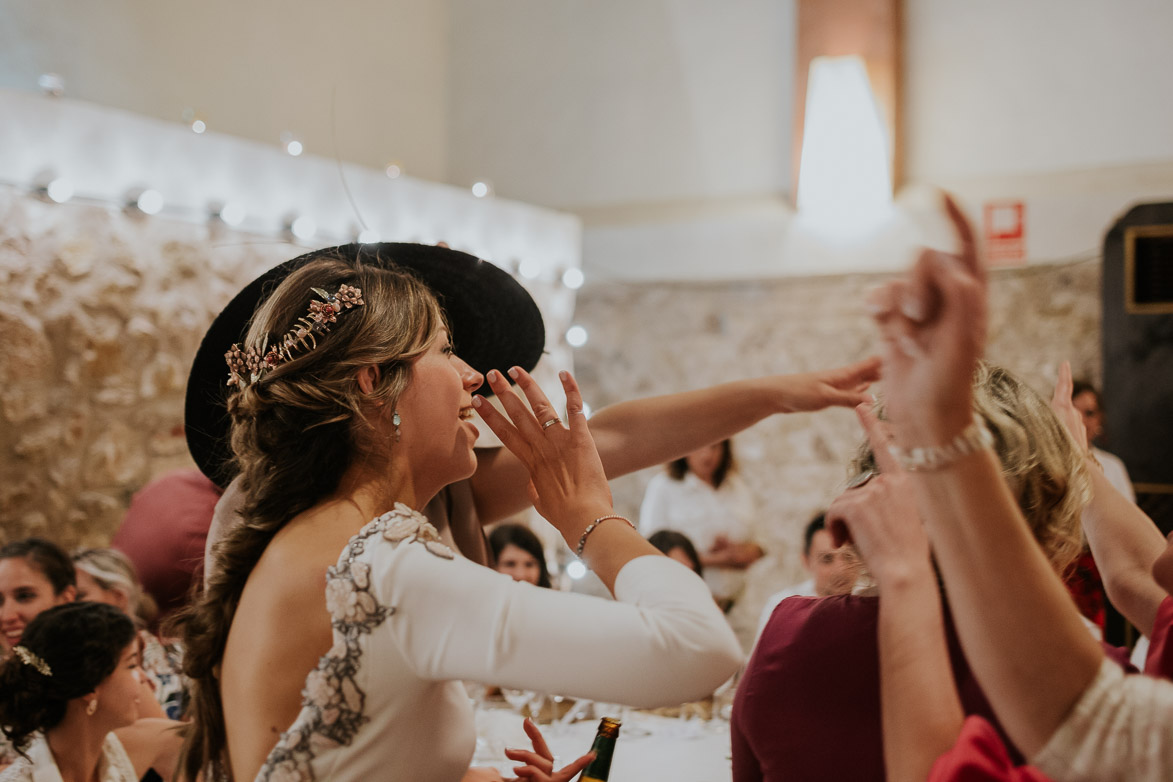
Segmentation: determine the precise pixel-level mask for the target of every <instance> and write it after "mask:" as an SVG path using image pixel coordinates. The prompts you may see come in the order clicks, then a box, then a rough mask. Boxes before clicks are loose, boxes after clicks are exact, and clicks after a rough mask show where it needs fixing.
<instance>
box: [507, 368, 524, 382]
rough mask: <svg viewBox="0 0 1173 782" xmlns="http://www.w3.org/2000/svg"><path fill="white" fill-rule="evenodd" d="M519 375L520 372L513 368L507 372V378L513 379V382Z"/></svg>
mask: <svg viewBox="0 0 1173 782" xmlns="http://www.w3.org/2000/svg"><path fill="white" fill-rule="evenodd" d="M520 374H521V370H519V369H518V368H517V367H513V368H512V369H510V370H509V376H510V377H511V378H513V379H514V380H517V376H518V375H520Z"/></svg>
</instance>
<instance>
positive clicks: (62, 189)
mask: <svg viewBox="0 0 1173 782" xmlns="http://www.w3.org/2000/svg"><path fill="white" fill-rule="evenodd" d="M45 195H46V196H48V197H49V200H50V201H53V202H55V203H58V204H64V203H65V202H66V201H68V200H69V199H71V198H73V185H72V184H70V183H69V181H68V180H65V179H62V178H60V177H58V178H57V179H54V180H53V181H52V182H50V183H49V184H48V185H46V186H45Z"/></svg>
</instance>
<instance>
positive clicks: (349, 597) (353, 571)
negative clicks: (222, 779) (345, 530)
mask: <svg viewBox="0 0 1173 782" xmlns="http://www.w3.org/2000/svg"><path fill="white" fill-rule="evenodd" d="M379 535H381V536H382V537H383V538H384V539H386V540H387V541H389V542H391V543H392V544H396V545H397V544H399V543H401V542H403V541H405V540H406V541H409V542H418V543H422V544H423V546H424V548H426V549H427V550H428V551H429V552H431V553H432V554H434V555H436V556H438V557H442V558H444V559H453V558H454V557H455V554H454V553H453V551H452V549H450V548H448V547H447V546H446V545H444V542H443V540H442V539H441V538H440V533H438V532H437V531H436V528H435V527H433V526H432V525H431V524H429V523H428V520H427V518H426V517H425V516H424V515H423V514H421V513H417V512H416V511H414V510H412V509H411V508H409V507H407V506H406V505H404V504H403V503H399V502H397V503H395V507H394V509H393V510H390V511H388V512H387V513H384V514H383V515H382V516H379V517H378V518H376V519H375V520H374V521H372V522H370V523H369V524H367V525H366V526H365V527H363V528H362V529H361V530H359V532H358V534H357V535H355V536H354V537H353V538H351V539H350V542H349V543H348V544H347V546H346V548H345V549H343V551H342V554H341V555H340V556H339V557H338V564H337V565H335V566H334V567H332V568H330V569H329V570H327V571H326V608H327V610H329V612H330V617H331V619H330V621H331V624H332V625H333V627H334V634H335V640H334V645H333V646H332V647H330V651H328V652H326V654H325V655H324V656H323V657H322V659H321V660H319V661H318V666H317V668H315V669H314V670H313V671H312V672H310V674H309V676H307V677H306V680H305V689H304V690H302V692H301V695H302V710H301V713H300V714H299V715H298V718H297V720H295V721H294V723H293V725H292V726H291V727H290V729H289V730H287V731H285V732H284V733H282V734H281V738H280V739H279V740H278V742H277V746H275V747H274V748H273V751H272V752H270V753H269V757H268V758H266V759H265V765H264V766H263V767H262V768H261V770H260V772H259V773H258V775H257V779H258V780H264V781H265V782H304V781H306V780H313V779H314V773H313V768H312V767H311V765H310V764H311V763H312V761H313V759H314V756H316V755H317V754H318V753H319V752H320V751H322V750H325V749H330V748H333V747H338V746H346V745H347V744H349V743H350V742H351V740H352V739H353V738H354V735H355V734H356V733H357V732H358V729H359V728H360V727H361V726H362V725H363V724H364V723H365V722H367V720H368V718H367V717H366V716H365V715H364V713H363V705H364V702H365V700H366V695H365V693H363V691H362V690H361V689H360V688H359V686H358V685H357V684H356V682H355V676H356V675H357V673H358V670H359V658H361V657H362V650H361V649H360V648H359V639H360V638H361V637H362V636H363V635H366V634H368V633H370V632H371V631H372V630H374V629H375V628H376V627H378V626H379V625H381V624H382V623H383V622H384V621H385V620H386V619H387V617H389V616H391V614H393V613H395V609H394V608H393V607H390V606H382V605H379V602H378V601H377V600H376V599H375V596H374V595H373V594H371V591H370V587H371V566H370V565H368V564H367V563H365V562H356V561H355V560H357V559H358V558H359V557H360V556H362V554H363V552H365V551H366V547H367V543H368V542H370V541H371V539H372V538H375V537H376V536H379Z"/></svg>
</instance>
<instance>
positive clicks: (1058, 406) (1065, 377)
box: [1051, 361, 1087, 451]
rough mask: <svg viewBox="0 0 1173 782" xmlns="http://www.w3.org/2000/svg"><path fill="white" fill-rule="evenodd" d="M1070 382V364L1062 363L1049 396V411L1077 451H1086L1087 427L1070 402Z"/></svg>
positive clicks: (1071, 387)
mask: <svg viewBox="0 0 1173 782" xmlns="http://www.w3.org/2000/svg"><path fill="white" fill-rule="evenodd" d="M1074 385H1075V384H1074V382H1073V381H1072V380H1071V363H1070V362H1067V361H1064V362H1063V363H1062V364H1060V365H1059V378H1058V379H1057V380H1056V381H1055V393H1054V394H1052V395H1051V409H1052V410H1054V411H1055V415H1056V416H1058V418H1059V421H1060V422H1061V423H1062V424H1063V426H1064V427H1066V428H1067V431H1069V432H1071V436H1072V437H1074V438H1075V444H1076V446H1078V447H1079V450H1081V451H1086V450H1087V427H1086V426H1085V425H1084V422H1083V413H1081V412H1080V411H1079V410H1078V409H1077V408H1076V407H1075V403H1074V402H1072V401H1071V391H1072V389H1073V388H1074Z"/></svg>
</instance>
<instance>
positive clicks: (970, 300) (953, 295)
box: [870, 196, 987, 446]
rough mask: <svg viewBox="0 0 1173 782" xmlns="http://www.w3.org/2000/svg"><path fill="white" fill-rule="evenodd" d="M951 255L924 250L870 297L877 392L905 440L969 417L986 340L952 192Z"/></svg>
mask: <svg viewBox="0 0 1173 782" xmlns="http://www.w3.org/2000/svg"><path fill="white" fill-rule="evenodd" d="M945 209H946V211H947V212H948V214H949V219H950V220H951V222H952V223H953V226H954V229H955V230H956V232H957V237H958V241H959V243H960V252H959V254H957V255H952V254H948V253H942V252H937V251H935V250H924V251H923V252H922V253H921V255H920V258H919V259H918V260H917V262H916V264H915V266H913V268H912V271H911V272H910V273H909V274H908V275H907V276H906V277H905V278H904V279H901V280H897V281H895V282H891V283H888V284H887V285H884V286H882V287H881V288H878V289H877V290H876V291H875V292H874V293H873V295H872V297H871V300H870V304H871V306H872V310H873V315H874V317H875V319H876V321H877V322H878V323H879V326H880V334H881V337H882V338H883V340H884V355H883V362H884V363H883V376H884V397H885V405H886V408H887V412H888V416H889V419H890V420H891V421H892V423H893V425H894V428H895V435H896V438H897V440H899V441H900V443H901V445H904V446H929V445H943V444H944V443H947V442H949V441H950V440H952V439H953V438H954V437H955V436H956V435H957V434H959V433H960V432H961V431H962V430H963V429H965V427H966V426H968V425H969V423H970V422H971V421H972V419H973V412H972V392H971V390H970V387H971V384H972V381H973V373H974V368H975V365H976V362H977V361H978V359H979V358H981V356H982V353H983V352H984V350H985V342H986V320H987V314H986V313H987V308H986V287H987V281H986V270H985V267H984V266H983V265H982V263H981V261H980V260H979V258H978V254H977V247H976V245H975V243H974V238H973V230H972V229H971V227H970V225H969V222H968V221H967V220H966V219H965V216H964V215H963V214H962V213H961V210H960V209H958V207H957V204H956V203H954V202H953V199H952V198H949V197H948V196H946V198H945Z"/></svg>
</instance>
